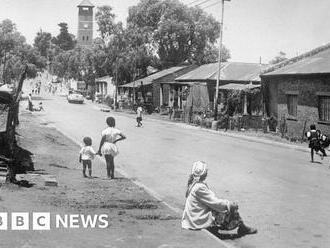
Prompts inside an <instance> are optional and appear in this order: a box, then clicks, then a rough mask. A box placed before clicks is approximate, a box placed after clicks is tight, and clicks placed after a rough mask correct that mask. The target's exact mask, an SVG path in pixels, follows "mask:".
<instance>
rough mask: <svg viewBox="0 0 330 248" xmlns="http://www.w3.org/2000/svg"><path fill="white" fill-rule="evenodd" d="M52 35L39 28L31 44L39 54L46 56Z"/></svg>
mask: <svg viewBox="0 0 330 248" xmlns="http://www.w3.org/2000/svg"><path fill="white" fill-rule="evenodd" d="M51 40H52V35H51V34H50V33H47V32H43V31H42V30H40V31H39V32H38V33H37V36H36V37H35V38H34V44H33V46H34V47H35V48H36V49H37V50H38V51H39V52H40V54H41V56H44V57H47V56H48V51H49V50H50V48H51Z"/></svg>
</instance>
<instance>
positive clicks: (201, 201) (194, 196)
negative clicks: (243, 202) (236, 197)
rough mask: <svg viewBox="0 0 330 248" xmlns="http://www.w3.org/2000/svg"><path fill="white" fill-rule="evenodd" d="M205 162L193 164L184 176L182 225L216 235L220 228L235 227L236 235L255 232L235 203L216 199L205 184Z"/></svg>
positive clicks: (229, 228)
mask: <svg viewBox="0 0 330 248" xmlns="http://www.w3.org/2000/svg"><path fill="white" fill-rule="evenodd" d="M207 171H208V170H207V165H206V163H205V162H202V161H197V162H194V163H193V166H192V171H191V174H190V176H189V179H188V186H187V191H186V203H185V208H184V211H183V215H182V222H181V224H182V228H184V229H189V230H201V229H207V230H209V231H210V232H211V233H213V234H215V235H217V234H219V231H220V230H227V231H228V230H234V229H235V228H237V227H238V230H237V235H238V236H239V237H241V236H244V235H247V234H255V233H257V229H255V228H252V227H248V226H246V225H245V224H244V222H243V220H242V218H241V217H240V214H239V212H238V205H237V203H235V202H231V201H229V200H226V199H220V198H218V197H216V195H215V194H214V193H213V192H212V191H211V190H210V189H209V186H208V185H207V184H206V183H205V179H206V177H207Z"/></svg>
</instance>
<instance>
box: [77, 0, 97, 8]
mask: <svg viewBox="0 0 330 248" xmlns="http://www.w3.org/2000/svg"><path fill="white" fill-rule="evenodd" d="M78 7H94V5H93V4H92V3H91V2H90V1H89V0H82V2H81V3H80V4H79V5H78Z"/></svg>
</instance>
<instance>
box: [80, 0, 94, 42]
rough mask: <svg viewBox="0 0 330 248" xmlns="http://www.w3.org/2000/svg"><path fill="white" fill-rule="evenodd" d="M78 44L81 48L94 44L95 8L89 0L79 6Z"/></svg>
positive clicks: (84, 0)
mask: <svg viewBox="0 0 330 248" xmlns="http://www.w3.org/2000/svg"><path fill="white" fill-rule="evenodd" d="M77 7H78V9H79V10H78V34H77V42H78V45H80V46H87V47H91V46H92V44H93V8H94V5H93V4H92V3H91V2H90V1H89V0H83V1H82V2H81V3H80V4H79V5H78V6H77Z"/></svg>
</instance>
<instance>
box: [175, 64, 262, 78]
mask: <svg viewBox="0 0 330 248" xmlns="http://www.w3.org/2000/svg"><path fill="white" fill-rule="evenodd" d="M265 67H266V66H265V65H260V64H258V63H243V62H225V63H222V64H221V73H220V80H224V81H244V82H249V81H254V82H259V81H260V77H259V74H260V72H261V70H262V69H264V68H265ZM218 68H219V65H218V63H211V64H205V65H202V66H200V67H198V68H197V69H195V70H193V71H191V72H188V73H187V74H184V75H182V76H181V77H178V78H176V79H175V81H181V82H182V81H207V80H217V76H218V75H217V74H218Z"/></svg>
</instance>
